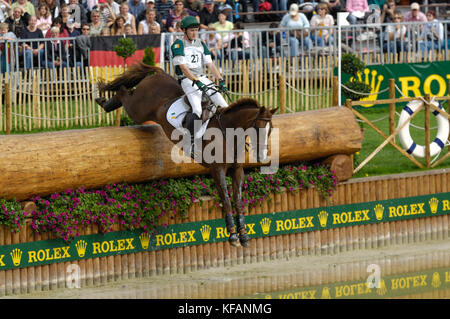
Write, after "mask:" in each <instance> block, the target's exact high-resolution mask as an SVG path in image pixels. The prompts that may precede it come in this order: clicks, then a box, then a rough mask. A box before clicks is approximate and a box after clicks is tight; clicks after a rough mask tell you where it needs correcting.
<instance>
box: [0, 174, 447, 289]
mask: <svg viewBox="0 0 450 319" xmlns="http://www.w3.org/2000/svg"><path fill="white" fill-rule="evenodd" d="M449 185H450V171H449V170H448V169H447V170H446V169H443V170H434V171H428V172H421V173H406V174H399V175H388V176H383V177H373V178H360V179H353V180H350V181H348V182H345V183H342V184H340V185H339V186H338V188H337V190H336V191H335V193H334V194H333V197H332V200H333V203H332V204H331V205H330V204H329V203H327V201H325V200H323V199H320V198H319V195H318V192H317V191H316V190H315V189H313V188H311V189H305V190H304V189H301V190H296V191H293V192H287V191H286V192H283V193H281V194H273V195H272V200H264V201H262V202H261V206H257V207H256V208H254V209H253V210H251V212H249V213H248V215H247V216H246V225H247V226H246V227H247V232H248V233H249V235H250V237H251V238H252V240H251V246H250V247H249V248H245V249H244V248H242V247H238V248H235V247H231V246H230V245H229V244H228V242H227V237H228V234H227V232H226V228H225V223H224V220H223V219H222V216H221V209H220V208H218V207H216V205H215V203H214V202H213V201H212V200H211V199H205V201H204V202H203V204H202V205H201V206H200V204H199V203H196V204H195V205H193V206H192V207H191V209H190V212H189V217H188V218H187V219H186V220H183V219H181V217H176V218H174V219H170V218H167V219H166V220H163V221H162V224H167V227H161V228H159V229H158V233H157V234H154V235H152V236H148V235H145V234H144V233H141V232H140V231H126V230H123V229H121V228H120V227H119V225H117V226H116V228H115V231H113V232H110V233H106V234H98V229H97V228H96V227H94V226H93V227H87V228H85V230H84V231H83V232H82V233H81V236H80V237H77V238H75V239H74V240H73V241H72V242H71V243H70V244H67V243H64V242H63V241H62V240H60V239H52V238H50V237H48V235H41V236H39V237H36V236H35V235H34V234H33V232H32V230H31V227H30V223H29V222H27V226H26V227H24V228H23V229H22V230H21V231H20V232H19V233H18V234H12V233H11V232H10V231H9V229H7V228H6V227H3V226H2V227H0V269H1V270H0V295H10V294H21V293H30V292H35V291H46V290H51V289H56V288H64V287H73V285H76V286H77V287H85V286H90V285H98V284H102V283H106V282H111V281H116V280H126V279H132V278H139V277H146V276H155V275H162V274H165V275H167V274H174V273H186V272H190V271H196V270H200V269H206V268H211V267H223V266H230V265H239V264H247V263H256V262H262V261H268V260H273V259H279V258H286V257H293V256H302V255H330V254H338V253H340V252H345V251H352V250H358V249H372V248H380V247H387V246H390V245H395V244H410V243H416V242H421V241H425V240H440V239H445V238H448V236H449V234H450V231H449V216H448V214H449V213H450V189H449Z"/></svg>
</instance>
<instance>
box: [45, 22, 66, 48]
mask: <svg viewBox="0 0 450 319" xmlns="http://www.w3.org/2000/svg"><path fill="white" fill-rule="evenodd" d="M52 27H58V28H59V37H60V38H68V37H69V30H68V29H67V26H66V24H65V23H64V22H62V19H61V17H57V18H55V19H53V23H52ZM45 37H46V38H47V39H49V38H51V34H50V32H47V34H46V35H45ZM64 43H65V44H66V46H68V45H69V40H64Z"/></svg>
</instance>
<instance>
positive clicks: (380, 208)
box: [373, 204, 384, 220]
mask: <svg viewBox="0 0 450 319" xmlns="http://www.w3.org/2000/svg"><path fill="white" fill-rule="evenodd" d="M373 210H374V211H375V217H376V218H377V220H382V219H383V212H384V207H383V205H381V204H377V205H376V206H375V208H374V209H373Z"/></svg>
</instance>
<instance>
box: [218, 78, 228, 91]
mask: <svg viewBox="0 0 450 319" xmlns="http://www.w3.org/2000/svg"><path fill="white" fill-rule="evenodd" d="M219 89H220V90H221V91H222V92H228V88H227V86H226V84H225V80H220V81H219Z"/></svg>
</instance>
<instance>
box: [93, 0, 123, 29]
mask: <svg viewBox="0 0 450 319" xmlns="http://www.w3.org/2000/svg"><path fill="white" fill-rule="evenodd" d="M97 10H98V11H99V12H100V20H102V22H103V24H104V25H106V26H108V27H109V26H111V25H112V24H113V23H114V20H116V14H118V13H120V6H119V5H118V4H117V3H116V2H114V0H103V1H102V0H101V2H99V4H98V6H97Z"/></svg>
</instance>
